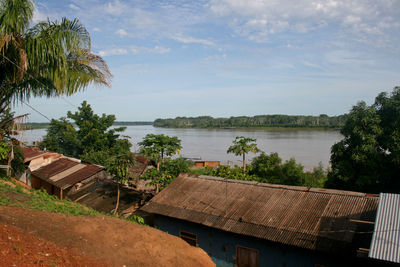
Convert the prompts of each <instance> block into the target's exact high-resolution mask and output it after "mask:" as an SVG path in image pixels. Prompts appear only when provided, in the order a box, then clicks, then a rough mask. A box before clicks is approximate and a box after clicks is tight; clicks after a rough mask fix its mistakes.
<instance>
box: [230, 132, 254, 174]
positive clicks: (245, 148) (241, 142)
mask: <svg viewBox="0 0 400 267" xmlns="http://www.w3.org/2000/svg"><path fill="white" fill-rule="evenodd" d="M255 142H256V139H254V138H247V137H244V136H237V137H236V138H235V140H233V145H232V146H230V147H229V148H228V150H227V153H233V154H235V155H236V156H242V157H243V173H246V154H247V153H249V152H253V153H257V152H259V149H258V148H257V144H256V143H255Z"/></svg>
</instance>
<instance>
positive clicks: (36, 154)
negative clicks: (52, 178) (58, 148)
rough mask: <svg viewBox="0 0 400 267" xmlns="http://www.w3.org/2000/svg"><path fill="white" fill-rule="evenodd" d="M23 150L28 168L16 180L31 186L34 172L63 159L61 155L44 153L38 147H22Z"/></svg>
mask: <svg viewBox="0 0 400 267" xmlns="http://www.w3.org/2000/svg"><path fill="white" fill-rule="evenodd" d="M21 150H22V153H23V154H24V164H25V165H26V167H27V168H26V171H25V172H23V173H21V174H18V175H17V177H16V179H17V180H19V181H21V182H23V183H25V184H26V185H29V186H31V172H32V171H34V170H36V169H38V168H40V167H42V166H45V165H47V164H50V163H51V162H53V161H55V160H57V159H59V158H60V157H62V155H61V154H58V153H54V152H48V151H43V150H40V149H38V148H36V147H27V146H21Z"/></svg>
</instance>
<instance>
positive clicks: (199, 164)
mask: <svg viewBox="0 0 400 267" xmlns="http://www.w3.org/2000/svg"><path fill="white" fill-rule="evenodd" d="M220 163H221V162H220V161H210V160H208V161H207V160H195V161H193V166H194V167H211V168H215V167H218V166H219V165H220Z"/></svg>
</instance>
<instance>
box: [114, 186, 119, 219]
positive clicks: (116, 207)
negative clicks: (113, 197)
mask: <svg viewBox="0 0 400 267" xmlns="http://www.w3.org/2000/svg"><path fill="white" fill-rule="evenodd" d="M118 206H119V183H117V205H115V209H114V213H113V215H115V214H117V210H118Z"/></svg>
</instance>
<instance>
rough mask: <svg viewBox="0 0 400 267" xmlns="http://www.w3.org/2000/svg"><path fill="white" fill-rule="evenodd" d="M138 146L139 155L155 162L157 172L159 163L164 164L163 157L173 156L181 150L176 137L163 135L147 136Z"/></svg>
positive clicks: (179, 141)
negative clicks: (139, 148) (139, 147)
mask: <svg viewBox="0 0 400 267" xmlns="http://www.w3.org/2000/svg"><path fill="white" fill-rule="evenodd" d="M139 145H140V146H141V150H140V153H142V154H144V155H146V156H147V157H150V158H152V159H154V160H155V161H156V162H157V170H160V162H161V163H164V156H172V155H175V154H177V153H179V150H180V149H181V148H182V146H181V140H179V138H178V137H176V136H173V137H170V136H168V135H164V134H147V135H146V136H145V137H144V138H143V141H142V142H140V143H139Z"/></svg>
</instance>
